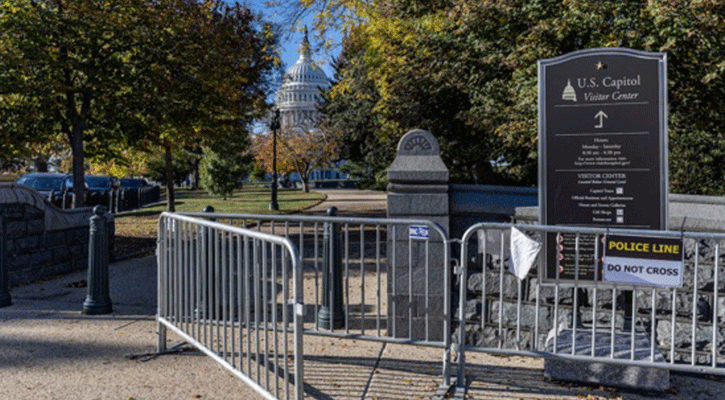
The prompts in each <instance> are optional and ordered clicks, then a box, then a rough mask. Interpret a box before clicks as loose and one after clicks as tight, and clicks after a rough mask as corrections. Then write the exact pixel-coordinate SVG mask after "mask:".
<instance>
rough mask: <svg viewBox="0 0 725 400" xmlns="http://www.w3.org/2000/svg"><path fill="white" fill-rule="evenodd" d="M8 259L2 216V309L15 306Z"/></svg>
mask: <svg viewBox="0 0 725 400" xmlns="http://www.w3.org/2000/svg"><path fill="white" fill-rule="evenodd" d="M8 268H9V266H8V259H7V252H6V250H5V216H4V215H2V214H0V307H7V306H9V305H12V304H13V299H12V297H10V289H9V288H8V287H9V282H8Z"/></svg>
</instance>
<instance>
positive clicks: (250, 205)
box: [115, 185, 325, 238]
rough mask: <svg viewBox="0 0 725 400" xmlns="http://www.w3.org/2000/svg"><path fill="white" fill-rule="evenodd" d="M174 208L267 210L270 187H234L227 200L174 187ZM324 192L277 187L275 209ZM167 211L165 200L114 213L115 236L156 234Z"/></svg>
mask: <svg viewBox="0 0 725 400" xmlns="http://www.w3.org/2000/svg"><path fill="white" fill-rule="evenodd" d="M174 195H175V197H176V211H202V210H203V209H204V207H206V206H212V207H214V210H215V211H216V212H221V213H240V214H269V213H272V211H270V210H269V201H270V189H269V188H267V187H263V186H261V185H245V187H244V189H242V190H238V191H235V192H234V194H233V195H232V196H230V197H227V199H226V200H224V199H222V198H221V196H213V195H210V194H209V193H207V192H206V191H204V190H188V189H176V190H175V191H174ZM324 197H325V195H324V194H322V193H318V192H309V193H305V192H303V191H302V190H288V189H284V190H279V191H278V192H277V202H278V203H279V209H280V211H278V212H277V213H281V214H286V213H291V212H295V211H299V210H303V209H305V208H308V207H310V206H313V205H315V204H317V203H319V202H320V201H322V200H323V199H324ZM163 211H166V203H165V202H164V203H160V204H159V205H156V206H154V207H149V208H143V209H139V210H135V211H133V212H131V213H128V214H125V215H120V216H117V217H116V219H115V223H116V236H117V237H118V236H126V237H137V238H156V224H157V221H158V218H159V214H161V212H163Z"/></svg>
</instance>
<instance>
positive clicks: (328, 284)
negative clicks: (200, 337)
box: [181, 213, 454, 385]
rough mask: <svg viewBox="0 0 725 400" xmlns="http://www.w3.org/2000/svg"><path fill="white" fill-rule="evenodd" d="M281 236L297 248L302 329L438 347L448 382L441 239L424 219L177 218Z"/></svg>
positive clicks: (445, 259)
mask: <svg viewBox="0 0 725 400" xmlns="http://www.w3.org/2000/svg"><path fill="white" fill-rule="evenodd" d="M181 214H182V215H185V216H189V217H194V218H206V219H213V220H214V221H217V222H219V223H222V224H224V225H227V226H236V227H240V228H243V229H251V230H254V231H257V232H260V233H268V234H272V235H279V236H282V237H285V238H287V239H289V240H290V241H291V242H293V243H294V244H295V245H296V246H297V248H298V249H299V252H300V255H301V264H302V274H303V281H304V293H303V302H304V304H305V305H306V306H305V308H306V309H305V318H304V332H305V334H309V335H322V336H332V337H338V338H354V339H359V340H371V341H378V342H392V343H408V344H416V345H422V346H430V347H437V348H441V349H442V352H443V353H444V354H443V385H448V384H449V376H450V348H451V347H450V344H451V332H452V329H451V318H452V315H451V310H452V302H453V298H454V296H453V294H452V292H451V287H452V280H453V272H452V268H451V262H450V255H449V246H450V243H449V240H448V237H447V234H446V233H445V231H444V230H443V229H442V228H440V226H438V225H437V224H435V223H433V222H430V221H425V220H393V219H372V218H342V217H313V216H289V215H252V214H221V213H213V214H210V213H181Z"/></svg>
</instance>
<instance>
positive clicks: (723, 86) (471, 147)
mask: <svg viewBox="0 0 725 400" xmlns="http://www.w3.org/2000/svg"><path fill="white" fill-rule="evenodd" d="M285 3H286V4H289V5H293V4H294V5H295V7H296V9H297V10H298V11H304V12H311V13H316V14H317V15H318V16H319V17H320V21H321V23H322V24H327V26H328V27H331V26H347V27H349V28H347V29H346V30H345V32H346V33H347V35H348V41H347V42H345V44H344V46H345V49H347V48H348V47H349V46H352V47H353V48H354V49H355V50H357V52H353V51H351V52H350V54H355V57H360V58H361V60H362V61H361V62H359V63H349V64H346V65H344V71H343V72H342V73H341V74H340V75H341V76H343V78H342V79H339V80H338V81H337V82H336V83H335V85H334V86H333V87H332V88H331V89H330V96H329V98H328V99H329V107H328V110H327V112H328V113H329V115H330V117H331V118H333V119H334V120H336V122H339V120H337V119H338V118H342V119H343V120H344V119H346V118H349V117H350V114H351V113H349V112H347V113H346V112H342V110H343V108H344V104H345V103H347V104H348V105H350V106H358V103H355V101H354V100H357V99H355V98H350V97H346V96H347V95H346V93H348V92H346V91H348V90H350V88H352V90H351V91H350V92H349V93H355V92H354V91H357V90H360V89H361V88H362V86H361V85H360V84H361V82H363V81H365V80H369V81H372V87H373V90H374V91H375V92H376V96H369V97H368V98H369V102H370V103H368V104H366V105H365V107H368V109H372V113H373V114H374V115H375V117H376V118H377V122H378V123H379V126H378V127H376V128H374V136H375V139H368V140H371V141H373V142H376V143H378V145H379V148H380V147H382V146H383V145H384V143H388V145H389V146H391V147H393V146H394V145H395V142H396V140H395V139H396V138H399V137H400V135H402V134H403V133H404V132H405V131H407V130H408V129H411V128H414V127H420V128H424V129H429V130H431V131H432V132H433V133H434V134H435V135H436V136H437V137H438V139H439V141H440V143H441V149H442V153H443V157H444V160H445V161H446V163H447V164H448V166H449V168H450V170H451V176H452V179H453V180H455V181H478V182H482V181H483V182H486V181H492V182H503V183H517V184H525V185H533V184H536V180H537V159H538V154H537V139H538V138H537V85H538V82H537V69H536V68H537V67H536V65H537V64H536V62H537V60H540V59H543V58H548V57H554V56H558V55H561V54H565V53H568V52H571V51H575V50H580V49H586V48H595V47H628V48H633V49H638V50H645V51H656V52H666V53H667V57H668V100H669V104H668V106H669V116H670V120H669V150H670V168H669V170H670V189H671V191H673V192H681V193H695V194H696V193H702V194H725V179H723V178H724V176H723V175H725V170H724V169H723V168H722V165H725V151H723V149H724V148H725V146H723V145H724V144H725V139H723V138H724V137H725V131H724V130H723V129H725V128H723V127H725V107H723V106H725V104H723V102H725V80H724V74H725V47H724V46H722V43H721V38H722V37H724V36H725V2H723V1H721V0H714V1H702V2H685V1H661V2H623V1H618V2H591V1H584V0H566V1H565V0H545V1H539V0H537V1H533V0H501V1H478V0H462V1H456V2H451V1H432V2H431V1H419V0H386V1H381V2H374V3H369V2H355V1H344V0H339V1H329V2H328V1H316V0H309V1H308V0H305V1H302V2H295V1H292V0H290V1H287V2H285ZM341 8H342V9H344V10H340V9H341ZM351 14H353V15H352V16H351ZM340 18H343V19H345V21H346V22H345V24H347V25H345V24H342V25H335V24H337V22H336V21H339V19H340ZM348 58H352V57H350V56H349V55H348ZM361 66H362V67H361ZM352 71H356V72H357V73H358V75H357V76H356V77H353V72H352ZM346 74H347V75H346ZM361 74H362V75H361ZM355 121H356V122H355V123H354V124H358V123H360V122H362V121H364V119H363V117H358V118H357V119H356V120H355ZM354 124H353V123H350V122H346V123H345V124H344V125H345V126H348V127H351V126H354ZM371 134H372V133H371ZM341 135H342V140H343V141H344V140H346V139H347V138H350V139H352V140H351V142H352V143H354V142H355V137H354V134H353V133H352V132H351V130H348V131H346V132H341ZM381 151H383V152H387V151H389V148H387V149H385V150H381ZM356 161H357V160H356ZM492 161H494V163H491V162H492ZM692 171H697V173H693V172H692Z"/></svg>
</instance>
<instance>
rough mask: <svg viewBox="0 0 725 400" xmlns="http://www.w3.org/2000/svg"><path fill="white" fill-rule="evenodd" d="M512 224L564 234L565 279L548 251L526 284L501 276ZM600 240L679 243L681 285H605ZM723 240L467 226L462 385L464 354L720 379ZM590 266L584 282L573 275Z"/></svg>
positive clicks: (532, 234)
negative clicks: (568, 272) (569, 270)
mask: <svg viewBox="0 0 725 400" xmlns="http://www.w3.org/2000/svg"><path fill="white" fill-rule="evenodd" d="M512 227H516V228H517V229H519V230H520V231H522V232H524V233H525V234H526V235H528V237H529V238H530V239H533V240H534V241H536V242H538V243H543V242H544V241H545V237H546V235H553V237H555V238H556V241H555V242H554V243H562V242H563V239H562V238H563V237H567V238H568V239H567V244H566V245H567V246H569V247H570V251H569V253H568V255H567V257H570V258H569V259H568V261H567V262H569V265H570V266H574V268H575V269H576V270H575V272H574V274H573V276H569V277H567V279H564V278H565V276H564V275H563V272H561V268H560V267H559V266H557V267H556V268H554V269H553V270H552V269H549V270H548V271H554V273H553V274H549V275H548V276H547V275H546V272H545V271H544V270H545V266H546V257H547V255H545V254H540V255H539V256H538V259H537V263H536V264H534V269H533V270H532V272H529V273H528V275H527V276H526V277H525V278H524V279H519V278H517V277H516V276H514V275H513V274H512V273H510V272H508V269H509V267H510V263H511V250H510V249H511V246H510V234H511V233H510V232H511V229H512ZM607 235H613V236H614V235H620V236H625V237H626V236H636V237H642V236H646V237H652V238H655V239H657V238H660V239H667V240H670V239H678V240H681V241H682V242H681V243H682V249H683V253H684V254H683V262H682V274H683V276H682V278H683V279H682V285H681V286H678V287H658V286H651V285H646V286H645V285H642V284H622V283H612V282H606V281H605V280H604V279H603V277H602V268H603V267H602V266H601V265H602V263H601V261H602V260H603V258H602V254H603V253H602V250H603V249H602V248H603V246H604V245H603V243H605V242H604V240H605V238H606V236H607ZM550 237H552V236H550ZM724 240H725V235H723V234H713V233H701V232H675V231H644V230H615V229H599V228H584V227H561V226H538V225H512V224H498V223H481V224H477V225H474V226H472V227H470V228H469V229H468V230H467V231H466V233H465V234H464V236H463V238H462V243H461V260H466V262H464V263H463V268H462V269H461V275H460V277H459V278H460V280H459V289H460V298H459V305H458V312H457V313H456V317H457V322H458V331H457V333H456V335H455V340H456V342H457V343H459V344H460V349H461V352H460V353H459V358H458V374H459V379H462V378H463V374H464V371H465V367H466V358H465V353H466V352H470V351H475V352H489V353H498V354H506V355H522V356H535V357H548V358H559V359H564V360H575V361H587V362H597V363H608V364H615V365H633V366H642V367H655V368H663V369H669V370H679V371H686V372H698V373H708V374H717V375H725V326H722V324H720V323H719V322H720V321H722V314H723V307H725V300H724V299H725V296H722V293H721V292H722V291H723V290H725V282H723V279H722V278H721V276H722V273H723V271H721V268H722V266H721V265H720V264H721V262H720V261H721V258H723V257H725V254H723V247H722V245H721V244H722V242H723V241H724ZM553 246H555V248H557V250H556V258H557V259H559V260H563V259H565V257H564V254H562V250H561V249H562V248H563V245H562V246H561V247H560V246H559V245H553ZM557 265H559V264H557ZM592 266H593V267H592ZM587 268H588V269H589V270H588V272H587V273H589V274H590V276H589V277H587V278H586V279H583V278H580V277H581V276H583V274H584V270H585V269H587ZM607 268H608V267H607ZM472 309H478V310H480V312H479V313H478V314H476V313H475V312H472V311H471V310H472ZM466 328H468V329H466ZM461 382H462V381H461Z"/></svg>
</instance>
